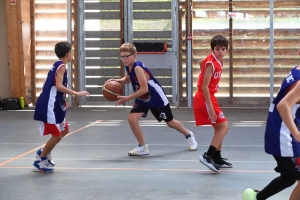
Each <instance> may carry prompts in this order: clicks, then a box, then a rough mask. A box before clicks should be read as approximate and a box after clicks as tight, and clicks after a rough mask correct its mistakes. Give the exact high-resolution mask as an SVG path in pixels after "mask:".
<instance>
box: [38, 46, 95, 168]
mask: <svg viewBox="0 0 300 200" xmlns="http://www.w3.org/2000/svg"><path fill="white" fill-rule="evenodd" d="M71 47H72V46H71V44H70V43H68V42H59V43H57V44H56V45H55V49H54V51H55V54H56V56H57V57H58V58H59V60H57V61H56V62H55V63H54V64H53V66H52V68H51V69H50V71H49V72H48V75H47V78H46V81H45V83H44V86H43V90H42V92H41V94H40V96H39V98H38V100H37V102H36V106H35V112H34V120H37V121H38V125H39V130H40V134H41V135H42V136H43V135H48V134H51V136H52V137H51V138H50V139H49V140H48V142H47V143H46V144H45V146H44V147H42V148H40V149H39V150H38V151H37V152H36V153H37V157H36V160H35V161H34V163H33V166H34V167H35V168H37V169H38V170H40V171H41V172H53V167H54V165H55V163H54V161H53V160H52V158H51V151H52V150H53V148H54V147H55V146H56V145H57V144H58V142H59V141H60V140H61V139H62V138H63V137H64V136H65V135H67V134H68V132H69V126H68V123H67V121H66V119H65V116H66V109H67V107H68V104H67V102H66V99H65V94H69V95H75V96H89V93H88V92H87V91H81V92H76V91H73V90H71V89H68V88H67V83H68V77H67V71H66V64H67V63H69V62H71V61H72V59H73V55H72V54H73V52H72V50H71Z"/></svg>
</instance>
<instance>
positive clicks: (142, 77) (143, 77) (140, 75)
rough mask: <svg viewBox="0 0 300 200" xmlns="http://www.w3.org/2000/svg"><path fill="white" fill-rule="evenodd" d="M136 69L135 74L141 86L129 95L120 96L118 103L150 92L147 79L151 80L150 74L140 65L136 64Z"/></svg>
mask: <svg viewBox="0 0 300 200" xmlns="http://www.w3.org/2000/svg"><path fill="white" fill-rule="evenodd" d="M134 70H135V74H136V76H137V79H138V82H139V85H140V88H139V89H138V90H137V91H136V92H134V93H133V94H131V95H129V96H118V98H119V101H117V103H116V105H120V104H123V103H125V102H127V101H130V100H131V99H135V98H137V97H140V96H142V95H144V94H146V93H147V92H148V83H147V81H148V80H149V75H148V74H147V73H145V72H144V70H143V69H142V68H141V67H139V66H136V67H135V68H134Z"/></svg>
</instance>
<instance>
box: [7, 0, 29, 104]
mask: <svg viewBox="0 0 300 200" xmlns="http://www.w3.org/2000/svg"><path fill="white" fill-rule="evenodd" d="M6 14H7V31H8V60H9V69H10V85H11V96H12V97H17V98H19V97H21V96H23V97H24V99H25V105H28V104H29V103H31V96H32V95H31V93H28V91H30V89H31V35H30V0H22V1H21V0H16V1H12V0H11V1H8V2H7V3H6Z"/></svg>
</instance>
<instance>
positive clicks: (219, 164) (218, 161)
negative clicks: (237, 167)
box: [213, 157, 232, 168]
mask: <svg viewBox="0 0 300 200" xmlns="http://www.w3.org/2000/svg"><path fill="white" fill-rule="evenodd" d="M213 160H214V163H215V165H216V166H217V167H218V168H232V164H231V163H230V162H227V161H226V160H228V159H227V158H222V157H219V158H216V157H213Z"/></svg>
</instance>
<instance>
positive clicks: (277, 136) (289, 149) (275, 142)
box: [265, 67, 300, 157]
mask: <svg viewBox="0 0 300 200" xmlns="http://www.w3.org/2000/svg"><path fill="white" fill-rule="evenodd" d="M296 68H297V67H294V68H293V69H292V70H291V71H290V73H289V74H288V75H287V77H286V78H285V79H284V80H283V82H282V85H281V87H280V90H279V92H278V94H277V96H276V98H275V99H274V101H273V102H272V104H271V106H270V109H269V115H268V120H267V125H266V131H265V151H266V153H268V154H272V155H274V156H280V157H299V156H300V143H299V142H297V141H296V140H295V139H294V137H293V135H292V134H291V132H290V131H289V129H288V128H287V126H286V125H285V123H284V122H283V121H282V119H281V116H280V114H279V112H278V110H277V108H276V106H277V104H278V103H279V102H280V101H281V99H283V97H284V96H285V95H286V93H287V91H288V88H289V87H290V86H291V85H292V84H294V83H295V82H297V81H299V80H300V70H297V69H296ZM299 92H300V91H299ZM299 108H300V104H295V105H293V106H292V108H291V111H292V115H293V119H294V122H295V124H296V126H297V127H298V129H299V130H300V109H299Z"/></svg>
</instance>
